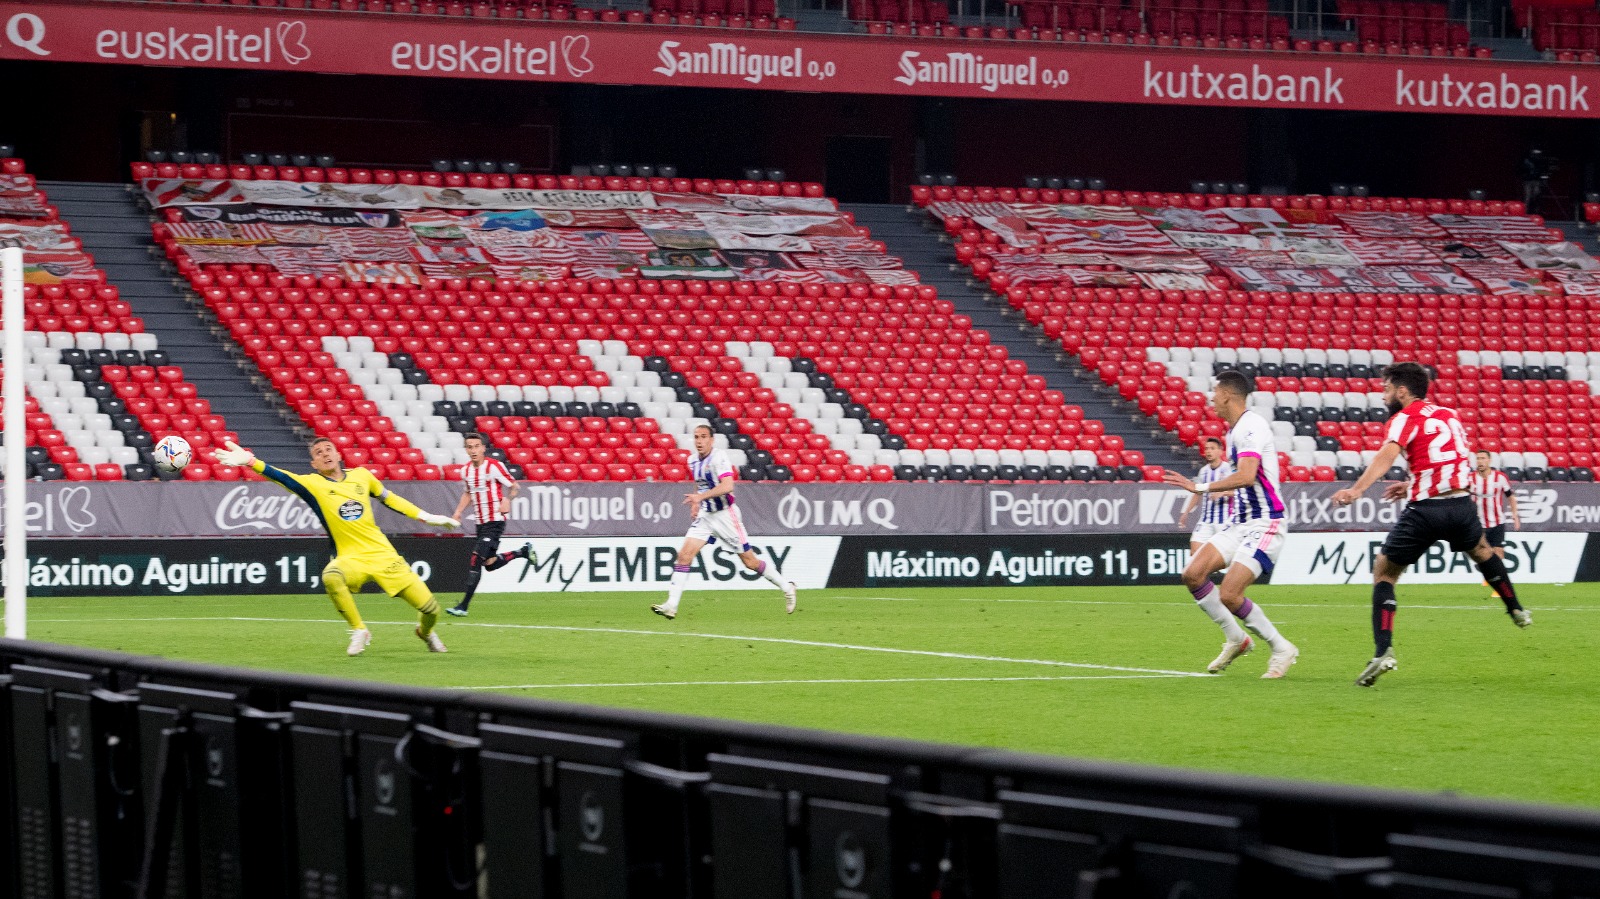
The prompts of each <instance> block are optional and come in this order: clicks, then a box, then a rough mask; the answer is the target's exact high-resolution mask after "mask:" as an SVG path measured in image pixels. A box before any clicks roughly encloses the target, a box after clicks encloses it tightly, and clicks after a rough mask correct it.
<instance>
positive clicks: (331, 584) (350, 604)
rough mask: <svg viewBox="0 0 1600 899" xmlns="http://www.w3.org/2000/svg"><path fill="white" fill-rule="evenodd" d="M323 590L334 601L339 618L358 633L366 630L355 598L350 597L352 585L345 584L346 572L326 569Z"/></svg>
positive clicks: (323, 576)
mask: <svg viewBox="0 0 1600 899" xmlns="http://www.w3.org/2000/svg"><path fill="white" fill-rule="evenodd" d="M322 589H324V590H326V591H328V598H329V599H331V600H333V607H334V608H335V609H338V610H339V616H340V617H341V618H343V619H344V621H345V624H348V625H350V627H351V628H353V629H355V630H358V631H359V630H363V629H365V628H366V625H365V624H363V623H362V621H361V611H360V610H359V609H357V608H356V600H355V597H353V596H351V595H350V585H349V584H347V583H345V579H344V572H342V571H340V570H339V569H337V568H324V569H323V570H322Z"/></svg>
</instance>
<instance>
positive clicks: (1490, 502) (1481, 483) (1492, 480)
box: [1472, 468, 1511, 528]
mask: <svg viewBox="0 0 1600 899" xmlns="http://www.w3.org/2000/svg"><path fill="white" fill-rule="evenodd" d="M1510 493H1511V479H1510V478H1508V477H1506V473H1505V472H1503V471H1498V470H1496V469H1493V468H1491V469H1489V473H1488V474H1487V475H1481V474H1478V472H1477V470H1476V469H1474V470H1473V472H1472V498H1473V500H1474V501H1476V502H1477V504H1478V519H1479V520H1480V521H1482V522H1483V526H1484V527H1486V528H1497V527H1499V526H1501V525H1503V524H1505V523H1506V497H1507V496H1508V495H1509V494H1510Z"/></svg>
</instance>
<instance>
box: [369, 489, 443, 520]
mask: <svg viewBox="0 0 1600 899" xmlns="http://www.w3.org/2000/svg"><path fill="white" fill-rule="evenodd" d="M374 483H376V482H374ZM378 501H379V502H381V503H383V504H384V505H386V506H388V507H389V508H391V509H393V510H394V511H396V512H399V513H400V514H401V515H404V516H406V517H407V518H415V519H416V520H418V521H420V522H422V523H423V524H431V525H434V526H435V527H441V528H458V527H461V522H460V521H458V520H456V519H454V518H451V517H450V516H448V515H434V514H433V513H431V512H424V511H422V510H421V509H420V508H418V507H417V504H416V503H413V502H412V501H411V500H408V499H406V498H405V497H403V496H401V495H399V494H398V493H395V492H394V491H393V490H390V489H389V488H387V487H384V486H382V485H379V489H378Z"/></svg>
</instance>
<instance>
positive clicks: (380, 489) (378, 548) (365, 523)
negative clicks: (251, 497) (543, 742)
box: [217, 437, 461, 656]
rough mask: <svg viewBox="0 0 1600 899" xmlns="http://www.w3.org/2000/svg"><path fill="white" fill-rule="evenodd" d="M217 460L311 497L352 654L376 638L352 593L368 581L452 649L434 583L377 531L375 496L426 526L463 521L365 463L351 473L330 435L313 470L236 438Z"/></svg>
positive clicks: (329, 584) (436, 642)
mask: <svg viewBox="0 0 1600 899" xmlns="http://www.w3.org/2000/svg"><path fill="white" fill-rule="evenodd" d="M217 461H218V462H221V463H222V464H224V465H243V466H248V467H249V468H250V469H251V470H252V471H255V472H256V473H257V474H260V475H262V476H263V477H265V478H267V479H268V480H270V481H274V482H276V483H277V484H278V486H280V487H282V488H283V489H285V490H287V491H289V492H290V493H293V494H294V495H295V496H298V497H300V498H301V499H302V500H305V502H306V505H308V506H310V507H311V509H312V511H314V512H316V513H317V517H318V518H319V519H321V520H322V526H323V527H324V528H326V529H327V531H328V539H329V540H330V541H332V543H333V558H332V559H331V560H329V562H328V565H327V567H326V568H324V569H322V586H323V588H324V589H325V590H327V591H328V598H329V599H331V600H333V606H334V608H336V609H338V610H339V614H340V615H342V616H344V620H345V621H346V622H348V623H349V624H350V648H349V650H348V651H349V654H350V655H353V656H358V655H360V654H361V653H362V651H363V650H365V649H366V648H367V644H369V643H371V642H372V632H371V631H369V630H367V626H366V624H365V623H363V622H362V620H361V612H360V611H359V610H357V609H356V601H355V597H354V594H355V593H357V592H359V591H360V590H361V588H362V587H363V586H365V585H366V583H367V582H368V581H373V582H375V583H376V584H377V585H378V586H379V587H381V588H383V590H384V592H385V593H388V594H389V595H390V596H398V597H400V598H401V599H403V600H405V601H406V602H407V603H409V604H410V605H411V607H412V608H414V609H416V610H417V622H418V623H417V630H416V634H417V637H418V638H419V639H421V640H422V642H423V643H425V644H427V647H428V651H429V652H445V651H446V650H445V647H444V641H443V640H440V639H439V635H438V634H436V633H434V632H433V625H434V623H435V622H436V621H438V620H439V604H438V603H437V602H435V601H434V598H433V592H432V591H431V590H429V589H428V585H427V584H424V583H423V582H422V578H420V577H417V574H416V572H414V571H412V570H411V566H410V565H409V564H407V563H406V560H405V559H404V558H403V557H401V555H400V553H398V552H396V551H395V548H394V545H393V544H391V543H390V542H389V538H388V537H385V536H384V535H383V531H381V530H379V529H378V522H377V520H376V519H374V517H373V512H372V499H373V498H374V497H376V498H377V499H379V500H381V501H382V502H383V504H384V505H386V506H388V507H389V508H391V509H393V510H394V511H396V512H399V513H400V514H401V515H405V516H407V517H409V518H415V519H417V520H419V521H422V522H424V523H426V524H431V525H437V526H439V527H446V528H454V527H460V526H461V522H459V521H457V520H455V519H454V518H448V517H446V516H444V515H433V514H430V513H428V512H424V511H422V510H421V509H419V508H417V507H416V506H415V505H413V504H412V503H410V502H409V501H407V500H404V499H401V498H400V497H398V496H396V495H395V494H393V493H391V492H390V491H389V490H388V489H386V488H385V487H384V486H383V484H382V482H380V481H379V480H378V479H377V478H376V477H373V475H372V472H370V471H367V470H366V469H365V468H352V469H350V470H349V471H346V470H345V468H344V460H343V459H342V458H341V457H340V455H339V447H338V446H336V445H334V442H333V441H332V440H329V439H328V438H326V437H318V438H317V439H316V440H313V441H311V469H312V471H313V473H312V474H294V473H293V472H288V471H283V470H282V469H278V468H274V467H272V466H271V465H268V464H267V463H265V462H262V461H261V460H260V459H257V458H256V457H255V454H254V453H252V452H250V451H249V450H247V449H241V448H240V447H239V445H238V444H236V443H233V442H231V441H230V442H229V443H228V448H227V449H225V450H219V451H218V452H217Z"/></svg>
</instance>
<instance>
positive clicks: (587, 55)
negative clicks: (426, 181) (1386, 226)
mask: <svg viewBox="0 0 1600 899" xmlns="http://www.w3.org/2000/svg"><path fill="white" fill-rule="evenodd" d="M12 8H13V9H15V10H16V11H15V12H11V13H9V14H0V15H4V16H5V27H4V28H3V29H0V59H22V60H38V61H51V62H89V63H119V64H129V65H157V66H196V67H213V68H228V69H252V70H283V71H309V72H327V73H335V74H361V75H419V76H426V77H446V78H474V79H499V80H512V81H534V82H541V81H542V82H584V83H596V84H637V85H653V86H683V87H711V88H742V89H754V90H784V91H805V92H833V93H861V94H901V95H913V96H944V97H996V98H1003V99H1028V100H1072V101H1088V102H1101V103H1152V104H1177V105H1193V106H1253V107H1264V108H1284V109H1342V110H1359V111H1370V112H1390V111H1405V112H1436V113H1446V114H1477V115H1513V116H1540V117H1558V118H1595V117H1597V116H1600V71H1595V70H1594V67H1592V66H1583V67H1578V66H1554V65H1550V64H1547V63H1538V62H1511V61H1505V60H1499V59H1487V60H1480V59H1442V58H1420V57H1415V56H1403V57H1395V56H1379V55H1368V56H1357V55H1355V54H1341V55H1337V56H1335V55H1332V54H1310V53H1271V52H1262V51H1256V52H1251V51H1244V52H1240V51H1228V50H1199V49H1192V48H1155V47H1148V46H1109V45H1104V44H1101V45H1091V44H1088V43H1081V42H1076V41H1073V42H1059V43H1058V42H1054V41H1020V40H1019V41H1009V40H1008V41H988V40H982V41H980V40H936V39H929V38H926V37H924V38H913V37H899V36H873V35H838V34H813V33H799V32H794V31H754V30H749V29H737V30H735V29H718V28H692V27H668V26H661V25H625V24H597V23H580V22H559V21H500V20H497V19H495V18H492V17H491V18H486V19H477V18H464V17H458V16H451V17H449V18H446V17H443V16H440V17H423V16H414V15H392V16H374V15H362V14H349V13H337V12H328V13H317V12H309V11H304V10H298V11H293V12H291V11H289V10H282V9H273V10H266V9H246V8H239V7H233V8H223V7H219V6H192V7H166V6H157V5H153V4H136V3H129V4H93V5H87V4H85V5H78V4H67V3H30V4H27V5H25V6H22V7H21V8H20V9H18V8H17V7H16V6H13V7H12Z"/></svg>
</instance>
